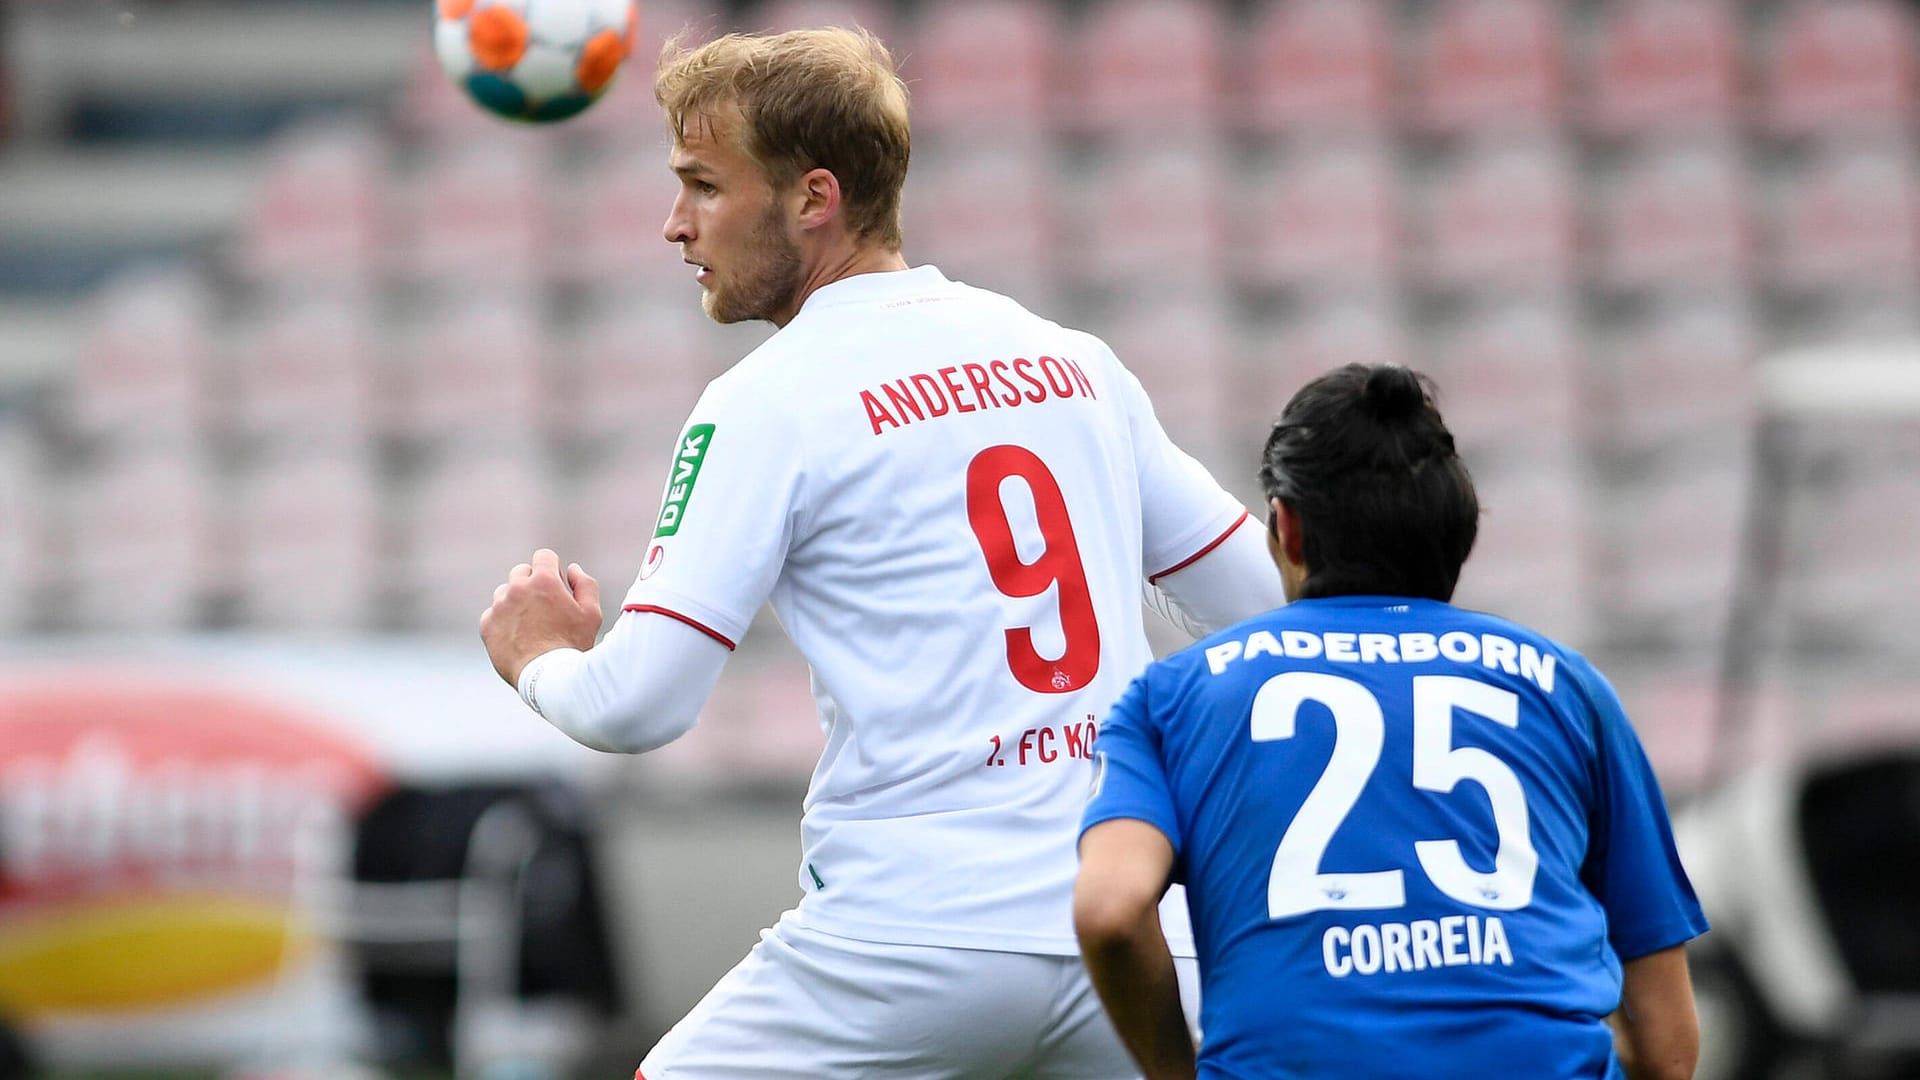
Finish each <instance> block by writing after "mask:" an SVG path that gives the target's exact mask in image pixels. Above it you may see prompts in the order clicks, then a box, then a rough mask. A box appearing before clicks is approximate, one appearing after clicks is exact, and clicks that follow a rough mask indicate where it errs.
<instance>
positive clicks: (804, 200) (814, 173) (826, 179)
mask: <svg viewBox="0 0 1920 1080" xmlns="http://www.w3.org/2000/svg"><path fill="white" fill-rule="evenodd" d="M799 191H800V198H801V201H800V227H801V228H803V229H817V228H819V227H820V226H822V225H825V224H826V223H827V222H829V221H832V220H833V216H834V215H835V214H836V213H838V212H839V210H840V178H839V177H837V176H835V175H833V174H832V173H831V172H828V171H827V170H825V169H809V170H807V171H806V172H805V173H802V174H801V176H800V181H799Z"/></svg>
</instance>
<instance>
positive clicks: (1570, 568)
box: [1441, 387, 1595, 648]
mask: <svg viewBox="0 0 1920 1080" xmlns="http://www.w3.org/2000/svg"><path fill="white" fill-rule="evenodd" d="M1444 389H1445V388H1444V387H1442V390H1443V391H1444ZM1441 405H1442V408H1443V409H1444V408H1445V405H1446V399H1445V398H1444V397H1443V398H1442V401H1441ZM1449 419H1451V418H1449ZM1457 430H1458V429H1457V428H1456V432H1457ZM1471 462H1472V458H1471V457H1469V464H1470V465H1471ZM1474 486H1475V489H1476V491H1477V493H1478V495H1479V497H1480V507H1481V516H1480V528H1479V533H1478V535H1477V536H1476V537H1475V540H1474V546H1473V553H1472V555H1471V556H1470V557H1469V558H1468V559H1467V563H1466V565H1465V566H1464V567H1463V568H1462V569H1461V573H1460V584H1459V589H1458V592H1457V593H1456V594H1455V597H1454V602H1455V603H1458V604H1460V605H1461V606H1462V607H1468V608H1475V609H1479V610H1484V611H1490V612H1492V613H1494V614H1496V615H1501V616H1504V617H1506V618H1509V619H1514V620H1517V621H1519V622H1522V623H1525V624H1526V625H1528V626H1531V627H1534V628H1536V629H1538V630H1540V631H1542V632H1544V633H1546V634H1548V635H1551V636H1552V637H1554V638H1557V639H1559V640H1561V641H1565V642H1568V643H1570V644H1573V645H1574V646H1575V647H1576V648H1578V647H1580V646H1581V643H1583V642H1584V641H1586V640H1587V639H1588V637H1589V636H1590V635H1591V634H1592V633H1593V632H1594V628H1595V627H1594V617H1593V610H1592V604H1591V597H1592V583H1591V582H1590V581H1589V580H1588V576H1587V575H1588V566H1589V565H1590V563H1589V559H1588V552H1587V550H1586V541H1587V536H1588V525H1589V523H1588V521H1587V508H1586V505H1585V500H1584V498H1583V495H1582V492H1583V491H1584V490H1585V488H1584V485H1583V482H1582V477H1581V475H1580V473H1579V471H1578V470H1577V469H1576V468H1575V467H1574V465H1573V459H1572V458H1571V457H1567V456H1557V457H1555V456H1550V457H1545V458H1540V459H1536V460H1532V461H1528V462H1525V463H1519V464H1516V465H1510V466H1508V467H1505V468H1493V467H1488V468H1481V469H1476V470H1475V472H1474Z"/></svg>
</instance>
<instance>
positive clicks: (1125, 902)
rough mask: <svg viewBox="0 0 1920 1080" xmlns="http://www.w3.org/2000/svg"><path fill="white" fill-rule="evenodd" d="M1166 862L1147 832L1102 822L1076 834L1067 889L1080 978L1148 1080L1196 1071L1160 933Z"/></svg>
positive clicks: (1154, 833) (1165, 844) (1158, 835)
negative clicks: (1085, 977) (1075, 860)
mask: <svg viewBox="0 0 1920 1080" xmlns="http://www.w3.org/2000/svg"><path fill="white" fill-rule="evenodd" d="M1173 858H1174V852H1173V844H1172V842H1170V841H1169V840H1168V839H1167V837H1166V834H1165V833H1162V832H1161V831H1160V830H1159V829H1157V828H1155V827H1153V826H1152V825H1149V824H1147V823H1146V822H1144V821H1139V820H1136V819H1133V818H1113V819H1110V820H1107V821H1102V822H1100V823H1098V824H1096V825H1094V826H1092V827H1091V828H1089V829H1087V831H1086V832H1085V833H1083V834H1081V837H1080V876H1079V878H1078V879H1077V880H1076V881H1075V883H1074V889H1073V925H1074V931H1075V933H1076V934H1078V935H1079V938H1080V954H1081V956H1082V957H1083V958H1084V959H1085V961H1086V965H1087V973H1088V974H1089V975H1090V976H1092V979H1093V986H1094V989H1095V990H1096V991H1098V993H1099V994H1100V1001H1101V1003H1102V1004H1104V1005H1105V1006H1106V1009H1107V1015H1108V1016H1109V1017H1110V1018H1111V1019H1112V1021H1113V1026H1114V1028H1115V1030H1117V1031H1118V1032H1119V1033H1120V1038H1121V1041H1122V1042H1124V1043H1125V1044H1126V1047H1127V1051H1128V1052H1129V1053H1131V1054H1132V1055H1133V1058H1134V1060H1135V1061H1136V1062H1138V1063H1139V1065H1140V1069H1141V1071H1142V1072H1143V1073H1144V1074H1145V1076H1146V1077H1147V1080H1185V1078H1188V1077H1192V1076H1193V1075H1194V1070H1195V1063H1194V1050H1193V1040H1192V1036H1191V1035H1189V1034H1188V1028H1187V1021H1186V1017H1185V1015H1184V1014H1183V1013H1182V1012H1181V1008H1180V986H1179V983H1178V981H1177V979H1176V978H1175V975H1174V967H1173V954H1172V953H1171V952H1169V951H1168V949H1167V939H1166V936H1165V935H1164V934H1163V933H1162V932H1161V930H1160V906H1159V905H1160V897H1161V895H1162V894H1164V893H1165V892H1166V891H1167V884H1168V881H1169V879H1170V875H1171V873H1172V871H1173Z"/></svg>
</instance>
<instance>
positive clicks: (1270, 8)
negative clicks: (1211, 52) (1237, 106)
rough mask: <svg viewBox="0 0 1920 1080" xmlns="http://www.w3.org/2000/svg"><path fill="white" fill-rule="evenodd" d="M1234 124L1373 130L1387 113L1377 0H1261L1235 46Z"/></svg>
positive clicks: (1384, 44)
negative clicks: (1239, 76) (1239, 93)
mask: <svg viewBox="0 0 1920 1080" xmlns="http://www.w3.org/2000/svg"><path fill="white" fill-rule="evenodd" d="M1237 55H1238V56H1239V62H1238V64H1237V67H1238V69H1239V70H1241V71H1243V72H1245V73H1246V76H1245V80H1246V84H1245V87H1244V96H1243V98H1242V100H1241V110H1242V112H1241V117H1240V119H1241V122H1242V123H1243V124H1244V126H1246V127H1247V128H1249V129H1251V130H1254V131H1260V132H1283V131H1302V130H1324V129H1328V128H1333V129H1340V130H1353V129H1365V130H1372V129H1376V128H1380V127H1383V126H1385V125H1386V124H1387V123H1389V122H1390V121H1391V118H1392V116H1393V105H1394V101H1393V95H1394V90H1395V78H1396V71H1397V67H1396V65H1395V64H1394V56H1393V23H1392V20H1391V18H1390V17H1389V15H1388V12H1387V9H1386V7H1385V6H1384V4H1383V3H1382V0H1264V2H1263V3H1261V4H1259V6H1258V7H1257V8H1256V9H1255V11H1254V13H1253V23H1252V26H1251V27H1250V28H1249V30H1248V33H1247V35H1246V37H1245V38H1244V40H1243V43H1242V44H1241V46H1240V47H1239V48H1238V50H1237Z"/></svg>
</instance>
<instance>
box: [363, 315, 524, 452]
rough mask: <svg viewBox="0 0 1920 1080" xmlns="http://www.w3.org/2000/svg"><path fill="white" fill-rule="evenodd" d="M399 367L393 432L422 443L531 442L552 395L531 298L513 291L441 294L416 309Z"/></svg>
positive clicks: (437, 444) (411, 440)
mask: <svg viewBox="0 0 1920 1080" xmlns="http://www.w3.org/2000/svg"><path fill="white" fill-rule="evenodd" d="M400 355H401V358H400V362H399V363H398V365H397V369H398V370H397V375H398V380H397V381H398V383H399V387H400V390H399V393H398V394H397V395H396V396H397V405H398V407H397V408H396V409H395V410H394V418H395V423H394V427H393V432H394V434H395V435H397V436H399V437H401V438H402V439H405V440H408V441H410V442H413V443H416V444H419V445H423V446H449V447H454V446H471V445H475V444H484V443H492V442H494V441H496V440H505V441H508V442H516V443H531V442H534V441H536V440H538V439H539V438H540V437H541V435H542V434H543V433H544V432H545V431H546V430H547V425H548V422H549V421H550V420H551V419H552V415H551V411H550V410H551V409H552V408H553V403H554V400H555V393H554V391H555V387H554V386H553V374H552V372H553V368H554V365H553V363H552V358H551V356H550V346H549V344H548V341H547V331H546V327H545V325H544V323H543V319H542V313H541V311H540V309H539V308H538V306H537V302H536V299H535V298H532V297H529V296H528V295H526V294H525V293H523V292H520V291H519V290H516V289H490V290H484V291H478V290H476V291H463V292H458V293H452V294H448V295H444V296H442V297H440V298H438V299H437V300H435V301H433V302H430V303H428V304H427V305H425V306H424V309H423V310H422V311H421V312H420V317H419V320H418V323H417V325H416V326H415V327H414V330H413V333H411V334H410V335H409V336H408V340H407V343H406V344H405V345H404V346H403V347H402V349H401V354H400Z"/></svg>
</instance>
